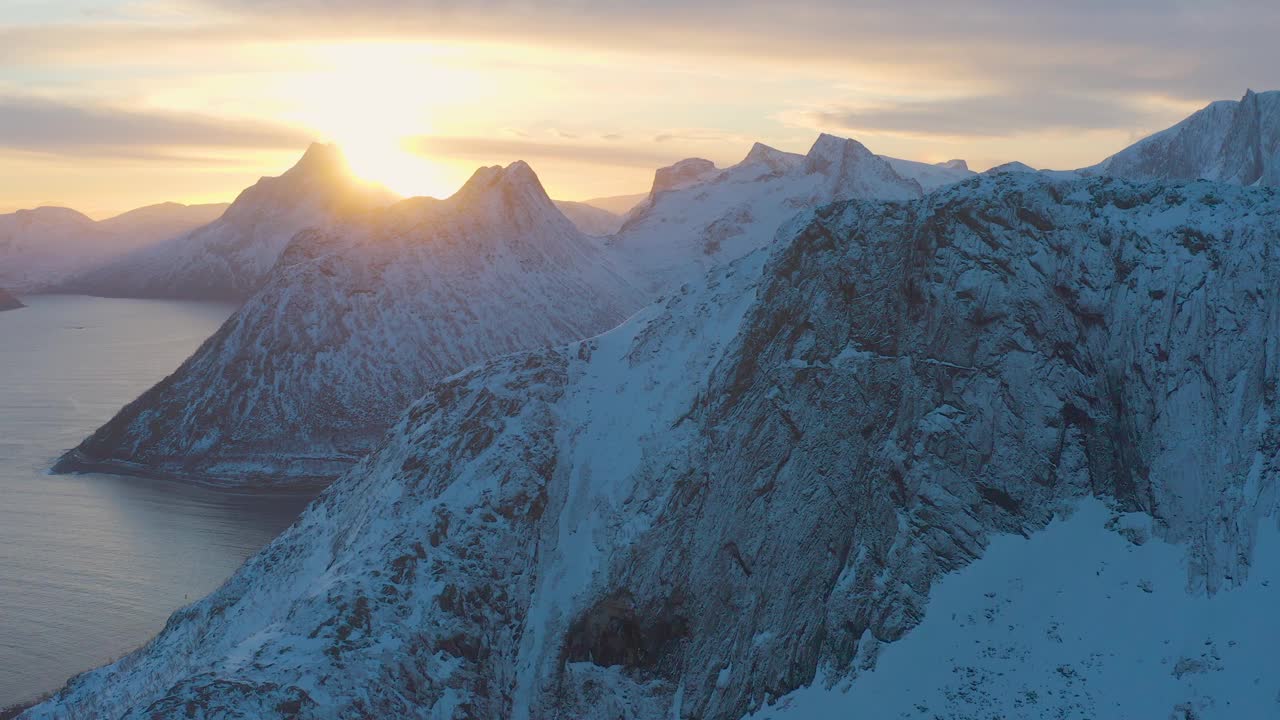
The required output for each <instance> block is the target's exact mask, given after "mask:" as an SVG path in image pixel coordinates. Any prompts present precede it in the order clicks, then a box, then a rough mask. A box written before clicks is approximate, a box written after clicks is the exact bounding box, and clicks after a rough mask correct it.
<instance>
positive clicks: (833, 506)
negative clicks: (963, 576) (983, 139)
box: [29, 173, 1280, 720]
mask: <svg viewBox="0 0 1280 720" xmlns="http://www.w3.org/2000/svg"><path fill="white" fill-rule="evenodd" d="M1278 237H1280V199H1278V198H1277V195H1276V193H1275V192H1274V191H1273V190H1271V189H1266V188H1240V187H1231V186H1227V185H1221V184H1210V183H1191V184H1184V185H1167V186H1162V185H1155V184H1151V185H1138V184H1130V183H1126V182H1121V181H1114V180H1108V179H1089V180H1074V181H1057V180H1052V179H1048V178H1045V177H1041V176H1037V175H1033V174H1019V173H1010V174H1001V175H996V176H989V177H980V178H975V179H971V180H967V181H965V182H962V183H961V184H959V185H956V186H953V187H950V188H947V189H944V190H941V191H939V192H936V193H934V194H932V195H929V196H926V197H924V198H922V199H915V200H909V201H904V202H899V203H883V204H882V203H872V202H865V201H852V202H842V203H836V204H833V205H830V206H827V207H824V208H821V209H819V210H816V211H809V212H806V213H803V214H801V215H800V216H798V217H797V218H796V219H795V220H793V221H792V222H791V223H789V224H788V225H787V226H786V227H785V228H784V229H783V230H782V231H781V232H780V234H779V238H778V243H777V247H776V249H775V250H774V252H772V253H771V254H766V253H765V252H762V251H757V252H753V253H749V254H747V255H746V256H745V257H743V258H741V259H739V260H737V261H734V262H732V263H729V264H728V265H725V266H722V267H720V268H719V269H717V270H715V271H714V272H713V273H711V274H710V275H709V276H708V277H707V278H706V279H704V280H703V281H701V282H697V283H691V284H689V285H688V286H687V287H686V288H685V289H684V290H683V291H681V292H678V293H676V294H674V295H672V296H671V297H669V298H668V299H667V300H665V301H664V302H663V303H662V304H660V305H656V306H652V307H650V308H648V309H645V310H643V311H641V312H640V313H638V314H637V315H635V316H634V317H632V318H631V319H630V320H629V321H628V322H627V323H625V324H624V325H622V326H621V327H619V328H618V329H616V330H613V331H611V332H609V333H606V334H604V335H601V336H598V337H596V338H593V339H590V340H586V341H581V342H577V343H574V344H571V345H568V346H566V347H562V348H559V349H542V350H537V351H532V352H526V353H519V354H516V355H512V356H508V357H505V358H502V359H498V360H494V361H492V362H489V363H487V364H483V365H480V366H477V367H474V368H472V369H470V370H467V371H466V372H464V373H461V374H459V375H457V376H454V377H451V378H449V379H447V380H445V381H443V382H441V383H438V384H436V385H434V386H432V387H431V389H430V390H429V391H428V392H427V394H426V396H425V398H424V399H422V400H421V401H420V402H418V403H417V404H416V405H415V406H413V407H412V408H411V409H410V410H409V411H408V412H407V413H406V414H404V415H403V416H402V417H401V419H400V421H399V422H398V424H397V425H396V426H395V428H394V429H393V430H392V432H391V433H390V434H389V435H388V437H387V438H386V440H385V442H384V444H382V446H381V447H380V448H378V449H377V450H376V451H375V452H373V453H372V454H371V455H370V456H369V457H367V458H366V459H365V460H364V461H362V462H361V463H360V464H359V465H358V466H357V467H355V468H354V469H352V470H351V471H350V472H349V473H347V474H346V475H345V476H344V477H343V478H341V479H340V480H339V481H338V482H336V483H335V484H334V485H333V486H331V487H330V489H329V490H328V491H327V492H326V493H325V494H324V495H323V496H322V497H321V498H320V499H319V500H318V501H317V502H316V503H314V504H313V505H312V506H311V507H310V508H309V509H308V510H307V511H306V512H305V513H304V515H303V516H302V518H301V519H300V520H299V521H298V523H297V524H295V525H294V526H293V527H292V528H291V529H289V530H287V531H286V532H285V533H284V534H283V535H281V537H279V538H278V539H277V540H276V541H275V542H273V543H272V544H271V545H269V546H268V547H267V548H266V549H264V550H263V551H262V552H261V553H259V554H258V555H257V556H255V557H254V558H253V559H251V560H250V561H249V562H248V563H247V564H246V565H245V566H244V567H243V568H242V569H241V570H240V571H239V572H238V573H237V574H236V575H235V576H234V577H232V579H231V580H229V581H228V582H227V584H226V585H224V586H223V587H222V588H221V589H219V590H218V591H217V592H215V593H213V594H212V595H211V596H209V597H208V598H206V599H204V600H202V601H200V602H198V603H196V604H194V605H192V606H190V607H188V608H185V609H183V610H181V611H179V612H178V613H176V614H175V615H174V616H173V617H172V619H171V620H170V621H169V623H168V625H167V626H166V628H165V629H164V631H163V632H162V633H161V634H160V635H159V636H158V637H157V638H156V639H155V640H154V641H152V642H151V643H150V644H149V645H148V646H146V647H145V648H143V649H141V650H139V651H138V652H136V653H134V654H132V655H129V656H127V657H125V658H123V659H121V660H120V661H118V662H117V663H115V664H113V665H109V666H107V667H104V668H101V669H98V670H94V671H92V672H89V673H86V674H84V675H81V676H79V677H78V678H76V679H74V680H73V681H72V682H71V683H70V684H69V685H68V686H67V688H65V689H64V690H63V691H62V692H61V693H60V694H58V695H57V696H56V697H54V698H53V699H52V700H50V701H48V702H47V703H45V704H43V705H41V706H38V707H37V708H35V709H34V710H32V711H31V712H30V714H29V717H31V718H55V717H59V718H60V717H69V716H77V714H78V716H79V717H119V718H155V717H159V718H170V717H173V718H177V717H196V718H214V717H235V716H253V717H261V718H285V717H289V718H347V717H351V718H354V717H435V718H459V719H461V718H521V719H524V718H588V719H595V718H598V719H600V720H604V719H606V718H607V719H608V720H616V718H670V717H682V718H708V719H727V718H737V717H740V716H742V715H743V714H744V713H745V712H747V711H749V710H751V709H753V708H757V707H759V706H760V705H761V704H762V703H763V702H765V701H766V700H767V699H770V698H775V697H778V696H780V695H783V694H785V693H787V692H789V691H791V690H793V689H795V688H797V687H799V686H802V685H805V684H808V683H810V682H812V681H813V680H814V679H815V677H816V676H817V673H818V671H819V669H820V668H821V669H822V670H823V672H824V673H825V674H826V676H827V677H831V676H833V675H834V676H840V675H848V674H851V673H853V672H856V671H857V669H858V668H865V667H867V666H868V665H870V664H872V663H874V661H875V656H876V649H877V647H878V646H880V645H882V644H883V643H889V642H892V641H894V640H896V639H898V638H900V637H902V635H903V634H904V633H906V632H907V631H908V630H910V629H911V628H912V627H913V626H914V625H915V624H916V623H917V622H918V621H919V620H920V618H921V616H922V614H923V613H924V611H925V602H926V598H927V596H928V593H929V590H930V587H931V585H932V584H933V583H934V581H935V580H936V579H937V578H938V577H939V576H940V575H941V574H942V573H945V572H947V571H950V570H953V569H956V568H959V567H961V566H963V565H965V564H966V563H968V562H970V561H971V560H973V559H974V558H976V557H978V556H979V555H980V554H981V553H982V552H983V550H984V548H985V547H986V544H987V542H988V538H989V537H990V536H991V535H992V534H994V533H997V532H1015V533H1029V532H1032V531H1035V530H1037V529H1039V528H1041V527H1043V526H1044V525H1045V523H1046V522H1048V520H1049V518H1050V516H1051V515H1052V513H1053V512H1054V511H1055V510H1056V509H1058V508H1060V507H1063V506H1064V504H1069V503H1070V502H1071V501H1072V500H1073V499H1077V498H1081V497H1084V496H1090V495H1092V496H1097V497H1100V498H1103V499H1104V500H1105V501H1106V502H1108V503H1111V504H1112V506H1113V507H1114V508H1116V509H1117V510H1136V511H1139V512H1145V513H1149V514H1150V515H1151V516H1152V517H1153V518H1154V519H1155V524H1156V527H1157V528H1158V531H1159V532H1160V533H1161V534H1163V535H1164V537H1165V538H1166V539H1169V540H1172V541H1175V542H1180V543H1183V544H1184V547H1185V550H1186V553H1187V556H1188V557H1189V558H1190V559H1191V562H1190V566H1189V568H1190V569H1189V576H1188V577H1189V580H1190V581H1191V582H1192V584H1193V585H1195V586H1198V587H1200V588H1203V589H1206V590H1208V591H1210V592H1218V591H1222V590H1223V589H1225V588H1227V587H1229V586H1231V585H1232V584H1234V583H1237V582H1240V581H1241V580H1242V579H1243V578H1244V577H1246V576H1247V575H1248V573H1249V572H1250V568H1249V563H1250V558H1251V557H1252V549H1253V538H1254V534H1255V531H1256V529H1257V527H1258V524H1259V522H1260V521H1261V519H1262V518H1266V517H1273V516H1274V513H1275V510H1276V507H1275V503H1276V495H1275V488H1274V480H1275V477H1276V467H1275V466H1276V462H1277V460H1278V458H1277V450H1278V449H1280V446H1277V444H1276V442H1275V437H1276V431H1277V428H1276V426H1275V421H1274V420H1273V418H1275V417H1276V412H1275V411H1276V408H1275V407H1274V405H1275V403H1276V395H1275V387H1276V384H1277V379H1278V377H1277V376H1278V374H1280V367H1277V363H1278V362H1280V360H1278V358H1280V354H1277V352H1276V342H1277V338H1278V337H1280V327H1278V326H1277V322H1278V321H1280V307H1278V306H1277V303H1278V302H1280V300H1278V299H1277V295H1276V294H1275V293H1274V292H1273V288H1275V287H1277V285H1278V284H1280V265H1277V259H1276V257H1275V254H1276V244H1277V238H1278ZM1171 631H1176V630H1171ZM1097 662H1099V663H1106V662H1107V659H1106V657H1105V656H1099V657H1098V658H1097ZM1117 670H1118V671H1119V670H1123V669H1117ZM1165 672H1166V673H1167V670H1166V671H1165ZM1063 701H1064V702H1065V701H1066V698H1063ZM1041 702H1042V703H1043V704H1042V705H1040V706H1038V707H1037V709H1038V710H1044V711H1045V715H1051V714H1052V712H1053V707H1054V706H1053V703H1055V702H1058V699H1057V698H1050V697H1045V698H1043V699H1042V700H1041ZM980 710H982V708H976V707H971V708H961V709H960V711H958V712H961V711H962V712H969V713H977V712H978V711H980Z"/></svg>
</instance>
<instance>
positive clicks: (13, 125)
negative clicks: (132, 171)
mask: <svg viewBox="0 0 1280 720" xmlns="http://www.w3.org/2000/svg"><path fill="white" fill-rule="evenodd" d="M310 139H311V138H310V135H309V134H308V133H307V132H305V131H302V130H298V129H295V128H291V127H287V126H284V125H278V124H274V123H269V122H260V121H253V120H243V119H227V118H218V117H212V116H206V115H194V114H182V113H167V112H146V111H138V110H123V109H119V108H113V107H108V106H101V105H90V104H83V105H75V104H69V103H63V102H56V101H52V100H47V99H43V98H34V97H24V96H0V147H4V148H9V149H13V150H25V151H33V152H48V153H72V152H73V153H76V154H81V155H109V156H116V157H163V156H165V155H166V154H167V153H166V152H164V151H163V149H171V148H205V149H212V148H246V149H286V148H288V149H296V148H300V147H305V146H306V144H307V143H308V142H309V141H310Z"/></svg>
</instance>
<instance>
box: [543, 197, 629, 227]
mask: <svg viewBox="0 0 1280 720" xmlns="http://www.w3.org/2000/svg"><path fill="white" fill-rule="evenodd" d="M555 204H556V208H557V209H559V210H560V212H562V213H564V216H565V217H567V218H569V221H570V222H572V223H573V224H574V225H575V226H577V228H578V229H579V230H581V231H582V232H584V233H586V234H587V235H612V234H614V233H616V232H618V229H619V228H621V227H622V216H621V215H615V214H613V213H611V212H609V211H608V210H604V209H602V208H598V207H596V206H594V205H588V204H587V203H582V202H573V201H572V200H556V201H555Z"/></svg>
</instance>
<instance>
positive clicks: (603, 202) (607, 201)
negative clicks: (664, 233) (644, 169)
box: [582, 193, 649, 217]
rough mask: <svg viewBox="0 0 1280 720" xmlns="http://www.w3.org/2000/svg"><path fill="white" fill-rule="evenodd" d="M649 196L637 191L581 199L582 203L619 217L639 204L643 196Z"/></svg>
mask: <svg viewBox="0 0 1280 720" xmlns="http://www.w3.org/2000/svg"><path fill="white" fill-rule="evenodd" d="M647 197H649V194H648V193H637V194H635V195H610V196H608V197H598V198H589V199H587V200H583V201H582V204H583V205H590V206H592V207H597V208H600V209H601V210H604V211H606V212H611V213H613V214H614V215H618V216H619V217H622V216H625V215H626V214H627V213H629V212H631V209H632V208H634V207H635V206H636V205H639V204H640V203H641V202H642V201H643V200H644V199H645V198H647Z"/></svg>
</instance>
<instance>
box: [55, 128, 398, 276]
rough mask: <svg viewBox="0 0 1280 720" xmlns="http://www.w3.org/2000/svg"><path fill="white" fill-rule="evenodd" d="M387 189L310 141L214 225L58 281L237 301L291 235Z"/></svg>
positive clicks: (333, 219)
mask: <svg viewBox="0 0 1280 720" xmlns="http://www.w3.org/2000/svg"><path fill="white" fill-rule="evenodd" d="M394 200H395V196H394V195H392V194H391V193H390V192H388V191H386V190H384V189H381V188H377V187H373V186H368V185H364V184H362V183H360V182H359V181H357V180H356V179H355V178H354V177H353V176H352V175H351V173H350V171H349V169H348V168H347V164H346V160H345V159H344V158H343V157H342V153H341V151H340V150H339V149H338V148H337V147H336V146H333V145H319V144H314V145H312V146H311V147H310V148H308V150H307V152H306V153H305V154H304V155H303V156H302V158H301V159H300V160H299V161H298V163H297V164H296V165H294V166H293V167H292V168H290V169H289V170H288V171H287V172H285V173H284V174H283V175H281V176H279V177H268V178H262V179H261V180H259V181H258V182H257V183H256V184H255V185H253V186H252V187H249V188H246V189H245V190H244V191H243V192H241V193H240V196H239V197H237V198H236V200H235V202H233V203H232V204H231V205H230V207H228V208H227V210H226V212H225V213H223V214H222V215H221V217H219V218H218V219H217V220H215V221H213V222H212V223H209V224H208V225H205V226H204V227H200V228H198V229H196V230H193V231H191V232H190V233H188V234H185V235H180V236H178V237H174V238H172V239H170V240H167V241H166V242H163V243H161V244H159V245H155V246H152V247H145V248H141V249H139V250H137V251H135V252H132V253H129V254H127V255H124V256H122V257H119V258H116V259H113V260H112V261H110V262H109V263H107V264H105V265H102V266H100V267H97V268H94V269H92V270H89V271H87V272H85V273H83V274H81V275H78V276H77V277H74V278H72V279H70V280H68V281H67V282H66V283H64V284H63V285H62V286H61V287H60V290H62V291H65V292H76V293H84V294H88V295H102V296H106V297H139V298H185V299H213V300H236V301H239V300H244V299H245V298H247V297H249V296H250V295H252V294H253V293H254V292H255V291H256V290H257V289H258V288H259V287H260V286H261V285H262V283H263V281H264V279H265V278H266V277H267V274H268V273H269V272H270V270H271V268H272V266H273V265H274V264H275V262H276V259H277V258H278V257H279V256H280V253H281V252H283V251H284V248H285V246H286V245H288V243H289V241H290V240H291V239H292V238H293V236H294V235H295V234H297V233H298V232H299V231H301V230H303V229H306V228H311V227H324V226H326V225H329V224H333V223H339V222H342V221H343V220H345V219H348V218H350V217H353V216H357V215H360V214H362V213H364V212H365V211H368V210H370V209H374V208H379V207H385V206H387V205H389V204H390V203H392V202H393V201H394Z"/></svg>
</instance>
